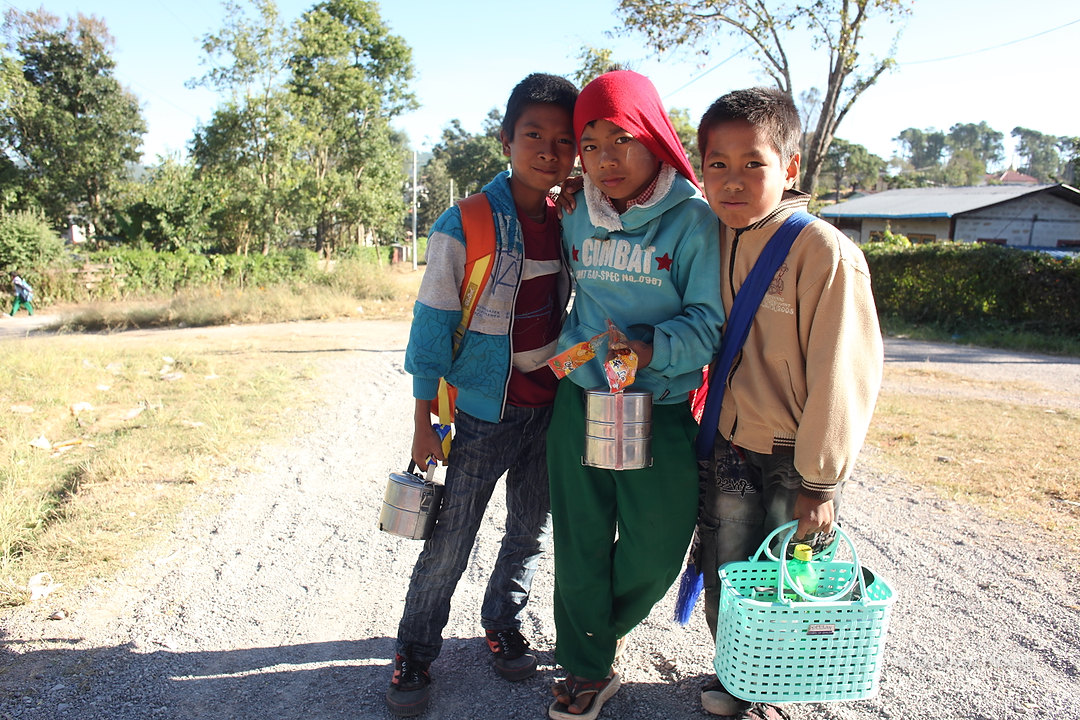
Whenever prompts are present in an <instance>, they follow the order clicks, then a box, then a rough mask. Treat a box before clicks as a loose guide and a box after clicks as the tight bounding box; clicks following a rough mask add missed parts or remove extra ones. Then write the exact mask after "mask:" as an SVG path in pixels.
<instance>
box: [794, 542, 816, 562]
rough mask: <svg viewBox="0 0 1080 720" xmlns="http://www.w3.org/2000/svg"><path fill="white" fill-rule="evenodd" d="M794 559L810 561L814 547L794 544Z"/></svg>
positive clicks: (812, 557)
mask: <svg viewBox="0 0 1080 720" xmlns="http://www.w3.org/2000/svg"><path fill="white" fill-rule="evenodd" d="M795 559H796V560H802V561H803V562H810V561H811V560H813V559H814V549H813V548H812V547H810V546H809V545H803V544H801V543H800V544H799V545H796V546H795Z"/></svg>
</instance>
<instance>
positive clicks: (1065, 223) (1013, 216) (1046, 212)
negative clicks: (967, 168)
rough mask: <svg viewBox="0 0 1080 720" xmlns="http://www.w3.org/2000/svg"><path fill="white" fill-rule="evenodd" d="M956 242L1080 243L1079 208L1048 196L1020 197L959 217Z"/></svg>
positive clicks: (1042, 194)
mask: <svg viewBox="0 0 1080 720" xmlns="http://www.w3.org/2000/svg"><path fill="white" fill-rule="evenodd" d="M953 239H954V240H964V241H967V242H974V241H976V240H993V239H1003V240H1005V241H1006V244H1008V245H1023V246H1034V247H1051V248H1052V247H1057V243H1058V240H1080V206H1077V205H1074V204H1072V203H1070V202H1067V201H1065V200H1062V199H1061V198H1056V197H1054V196H1052V195H1048V194H1046V193H1041V194H1039V195H1036V196H1034V197H1022V198H1017V199H1016V200H1012V201H1010V202H1007V203H1002V204H1001V205H997V206H994V207H990V208H984V209H982V210H977V211H975V212H973V213H970V214H967V215H964V216H962V217H960V218H957V221H956V237H955V238H953Z"/></svg>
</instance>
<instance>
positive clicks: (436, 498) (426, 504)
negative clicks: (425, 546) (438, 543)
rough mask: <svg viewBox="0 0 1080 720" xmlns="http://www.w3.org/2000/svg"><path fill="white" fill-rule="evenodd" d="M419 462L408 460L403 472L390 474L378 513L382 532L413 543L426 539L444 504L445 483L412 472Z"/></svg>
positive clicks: (429, 535)
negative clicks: (406, 467)
mask: <svg viewBox="0 0 1080 720" xmlns="http://www.w3.org/2000/svg"><path fill="white" fill-rule="evenodd" d="M415 469H416V463H415V462H413V461H411V460H410V461H409V469H408V470H406V471H405V472H403V473H390V479H389V480H388V481H387V483H386V492H385V493H384V494H383V503H382V510H381V511H380V512H379V529H380V530H383V531H385V532H388V533H391V534H393V535H400V536H401V537H404V538H409V539H410V540H427V539H428V538H429V537H431V531H432V530H433V529H434V528H435V520H436V519H437V518H438V514H439V507H440V505H442V496H443V490H444V489H445V488H444V486H443V485H442V483H437V482H434V481H432V480H428V479H426V478H424V477H423V476H422V475H419V474H417V473H415V472H413V471H414V470H415Z"/></svg>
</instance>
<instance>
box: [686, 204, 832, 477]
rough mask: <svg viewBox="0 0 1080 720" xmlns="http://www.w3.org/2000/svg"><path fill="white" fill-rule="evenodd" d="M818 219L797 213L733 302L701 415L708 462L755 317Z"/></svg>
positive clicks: (702, 451) (700, 441)
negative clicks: (778, 274)
mask: <svg viewBox="0 0 1080 720" xmlns="http://www.w3.org/2000/svg"><path fill="white" fill-rule="evenodd" d="M814 219H815V218H814V216H813V215H811V214H810V213H807V212H802V211H799V212H796V213H793V214H792V215H791V216H789V217H788V219H787V220H785V221H784V224H783V225H781V226H780V227H779V228H778V229H777V230H776V232H775V233H774V234H773V236H772V238H771V239H770V240H769V242H768V243H767V244H766V245H765V249H764V250H762V251H761V255H760V256H759V257H758V259H757V262H756V263H754V267H753V268H752V269H751V270H750V274H749V275H747V276H746V280H745V281H744V282H743V284H742V287H740V288H739V292H738V293H737V294H736V295H735V299H734V300H733V301H732V303H731V312H730V313H729V314H728V318H727V323H725V325H724V336H723V338H722V339H721V341H720V351H719V352H717V353H716V362H715V363H714V364H713V372H712V373H710V375H709V393H708V395H706V396H705V409H704V410H703V411H702V414H701V427H700V428H699V429H698V436H697V443H696V447H697V456H698V459H700V460H704V459H705V458H707V457H709V454H710V453H711V452H712V448H713V442H714V441H715V440H716V432H717V423H718V422H719V421H720V406H721V405H722V404H723V402H724V386H725V385H727V379H728V373H730V372H731V364H732V363H733V362H735V356H736V355H738V354H739V351H740V350H742V346H743V343H744V342H746V336H747V335H749V334H750V326H751V325H752V324H753V322H754V315H755V313H757V309H758V306H759V305H761V301H762V299H763V298H764V297H765V293H766V292H767V291H768V289H769V285H770V284H771V283H772V280H773V277H774V276H775V275H776V271H777V270H778V269H779V268H780V265H781V264H782V263H783V262H784V258H786V257H787V254H788V250H790V249H791V244H792V243H794V242H795V238H796V237H798V236H799V233H800V232H802V229H803V228H804V227H806V226H807V225H809V224H810V223H811V222H813V221H814Z"/></svg>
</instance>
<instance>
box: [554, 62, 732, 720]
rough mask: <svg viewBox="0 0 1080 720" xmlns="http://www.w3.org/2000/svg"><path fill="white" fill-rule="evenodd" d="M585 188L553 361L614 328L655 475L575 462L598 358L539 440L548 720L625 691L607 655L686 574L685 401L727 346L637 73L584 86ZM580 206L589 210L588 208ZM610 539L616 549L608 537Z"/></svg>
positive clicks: (663, 134)
mask: <svg viewBox="0 0 1080 720" xmlns="http://www.w3.org/2000/svg"><path fill="white" fill-rule="evenodd" d="M574 133H575V137H576V138H577V139H578V142H579V146H578V147H579V152H580V155H581V162H582V167H583V169H584V170H585V187H584V189H583V190H582V191H580V192H579V193H577V196H576V197H575V200H576V203H575V204H576V205H577V207H578V209H577V211H576V212H574V213H573V214H570V215H567V216H566V217H564V219H563V245H564V248H565V250H566V255H567V259H568V260H569V262H570V271H571V272H572V273H573V274H574V277H575V280H576V288H577V294H576V299H575V301H574V305H573V308H572V310H571V312H570V316H569V318H568V319H567V321H566V324H565V325H564V327H563V331H562V334H561V335H560V337H559V350H560V351H562V350H565V349H567V348H569V347H571V346H573V345H575V344H577V343H579V342H581V341H584V340H588V339H590V338H592V337H593V336H595V335H598V334H600V333H603V332H604V331H605V330H606V329H607V321H608V319H610V320H611V321H613V322H614V324H615V325H616V326H617V327H618V328H619V329H621V330H622V331H623V332H624V333H625V334H626V336H627V339H628V341H629V345H630V347H631V348H632V349H633V350H634V352H635V353H637V356H638V369H637V379H636V381H635V382H634V384H633V386H632V388H633V389H634V390H639V391H640V390H644V391H648V392H651V393H652V396H653V410H652V433H653V434H652V465H651V466H649V467H645V468H642V469H635V470H609V469H602V468H597V467H589V466H584V465H583V464H582V461H581V459H582V457H583V456H584V455H585V452H584V442H585V402H584V391H585V390H590V389H606V388H607V386H608V383H607V380H606V378H605V375H604V370H603V366H602V363H601V360H602V359H603V358H600V359H599V360H591V361H589V362H587V363H585V364H584V365H582V366H581V367H579V368H577V369H576V370H574V372H573V373H572V374H570V375H568V376H567V377H566V379H564V380H563V381H562V382H561V383H560V386H559V389H558V392H557V394H556V398H555V408H554V413H553V416H552V421H551V426H550V428H549V430H548V446H547V453H548V468H549V476H550V485H551V515H552V523H553V530H554V540H555V624H556V630H557V633H558V637H557V648H556V657H557V659H558V661H559V663H560V664H561V665H562V666H563V668H564V669H565V670H566V671H567V678H566V679H565V680H564V681H561V682H558V683H556V685H555V687H554V688H553V690H554V694H555V701H554V702H553V703H552V705H551V707H550V708H549V709H548V715H549V716H550V717H551V718H553V719H554V720H566V719H567V718H595V717H596V716H597V715H598V714H599V712H600V708H601V706H602V705H603V704H604V702H605V701H606V700H607V699H608V698H610V697H611V696H612V695H614V693H615V691H616V690H617V689H618V687H619V675H618V673H617V672H615V671H614V669H613V668H612V662H613V661H614V659H615V655H616V646H617V645H618V644H619V643H620V641H621V639H622V638H623V637H624V636H625V635H626V634H627V633H628V632H630V630H631V629H633V628H634V626H636V625H637V624H638V623H639V622H640V621H641V620H643V619H644V618H645V617H646V616H647V615H648V614H649V611H650V610H651V609H652V607H653V605H654V604H655V603H656V602H657V601H658V600H660V599H661V598H662V597H663V596H664V593H665V592H666V591H667V589H668V588H669V587H670V585H671V583H672V582H673V581H674V579H675V578H676V577H677V576H678V574H679V571H680V570H681V566H682V560H683V557H684V554H685V552H686V547H687V544H688V543H689V541H690V536H691V534H692V533H693V530H694V522H695V519H696V516H697V507H698V480H697V465H696V459H695V454H694V447H693V446H694V438H695V436H696V434H697V425H696V423H695V422H694V419H693V417H692V416H691V413H690V408H689V405H688V403H687V396H688V393H689V392H690V391H691V390H694V389H696V388H697V387H698V385H699V384H700V382H701V368H702V367H703V366H705V365H707V364H708V363H709V361H710V360H711V359H712V357H713V355H714V354H715V352H716V348H717V347H718V346H719V343H720V328H721V325H722V324H723V318H724V311H723V305H722V303H721V299H720V289H719V287H718V285H717V283H716V278H717V276H718V275H717V273H718V272H719V270H720V259H719V244H718V242H717V239H718V224H717V220H716V216H715V215H714V214H713V213H712V212H711V211H710V210H709V206H708V203H706V202H705V200H704V199H703V198H702V196H701V193H700V191H699V189H698V186H697V180H696V178H695V175H694V171H693V169H692V168H691V166H690V164H689V162H688V161H687V158H686V151H685V150H684V149H683V146H682V143H681V142H680V141H679V138H678V136H677V135H676V133H675V130H674V128H673V127H672V126H671V122H670V121H669V120H668V116H667V113H666V112H665V110H664V107H663V104H662V103H661V101H660V98H659V95H658V94H657V92H656V89H655V88H654V87H653V85H652V83H651V82H650V81H649V80H648V79H647V78H645V77H644V76H642V75H639V74H638V73H635V72H631V71H627V70H618V71H614V72H609V73H605V74H604V75H601V76H600V77H598V78H596V79H595V80H593V81H592V82H591V83H589V84H588V85H587V86H586V87H585V88H584V89H583V90H582V91H581V94H580V95H579V96H578V101H577V104H576V105H575V106H574ZM582 202H584V206H585V207H581V204H582ZM616 538H617V540H616Z"/></svg>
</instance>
